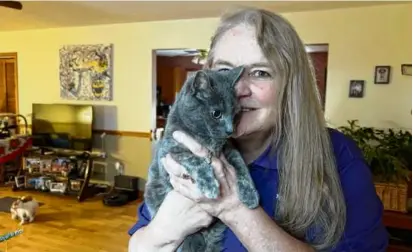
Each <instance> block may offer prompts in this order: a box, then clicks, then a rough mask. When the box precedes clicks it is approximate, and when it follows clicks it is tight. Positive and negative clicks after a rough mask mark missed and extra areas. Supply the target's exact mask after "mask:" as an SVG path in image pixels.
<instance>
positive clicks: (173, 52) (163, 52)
mask: <svg viewBox="0 0 413 252" xmlns="http://www.w3.org/2000/svg"><path fill="white" fill-rule="evenodd" d="M305 50H306V51H307V52H309V53H313V52H328V45H327V44H314V45H305ZM156 55H158V56H166V57H175V56H188V57H193V56H196V55H199V50H198V49H194V48H185V49H158V50H156Z"/></svg>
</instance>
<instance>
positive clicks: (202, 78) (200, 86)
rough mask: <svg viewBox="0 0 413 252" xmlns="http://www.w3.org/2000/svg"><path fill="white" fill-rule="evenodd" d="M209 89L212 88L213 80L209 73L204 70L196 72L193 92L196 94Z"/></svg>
mask: <svg viewBox="0 0 413 252" xmlns="http://www.w3.org/2000/svg"><path fill="white" fill-rule="evenodd" d="M209 89H211V82H210V80H209V78H208V75H207V74H206V73H205V72H204V71H202V70H200V71H198V72H196V73H195V76H194V79H193V81H192V85H191V93H192V94H196V93H198V92H199V91H206V90H209Z"/></svg>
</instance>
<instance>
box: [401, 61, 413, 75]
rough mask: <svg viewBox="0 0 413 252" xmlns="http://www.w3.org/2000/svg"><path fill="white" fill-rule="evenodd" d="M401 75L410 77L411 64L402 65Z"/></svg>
mask: <svg viewBox="0 0 413 252" xmlns="http://www.w3.org/2000/svg"><path fill="white" fill-rule="evenodd" d="M402 75H410V76H412V64H402Z"/></svg>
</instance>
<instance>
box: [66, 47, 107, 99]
mask: <svg viewBox="0 0 413 252" xmlns="http://www.w3.org/2000/svg"><path fill="white" fill-rule="evenodd" d="M112 53H113V45H112V44H94V45H66V46H63V47H62V48H61V49H60V50H59V54H60V97H61V98H62V99H67V100H89V101H111V100H112V90H113V86H112V85H113V84H112V80H113V75H112V69H113V66H112Z"/></svg>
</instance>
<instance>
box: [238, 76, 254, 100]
mask: <svg viewBox="0 0 413 252" xmlns="http://www.w3.org/2000/svg"><path fill="white" fill-rule="evenodd" d="M235 92H236V95H237V97H238V98H241V97H246V96H250V95H251V89H250V84H249V83H248V80H247V78H245V77H242V78H241V79H240V80H239V81H238V83H237V84H236V85H235Z"/></svg>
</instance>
